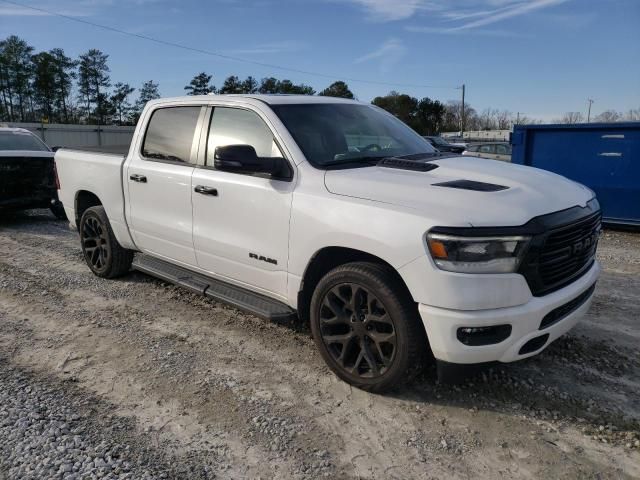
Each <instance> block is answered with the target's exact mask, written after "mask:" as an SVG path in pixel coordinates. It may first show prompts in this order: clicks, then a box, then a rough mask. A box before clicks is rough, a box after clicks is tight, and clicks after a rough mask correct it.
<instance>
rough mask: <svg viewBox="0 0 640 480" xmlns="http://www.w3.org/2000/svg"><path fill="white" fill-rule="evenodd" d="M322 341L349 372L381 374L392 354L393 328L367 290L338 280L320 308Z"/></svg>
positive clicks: (375, 298)
mask: <svg viewBox="0 0 640 480" xmlns="http://www.w3.org/2000/svg"><path fill="white" fill-rule="evenodd" d="M320 331H321V336H322V340H323V342H324V343H325V345H326V346H327V350H328V351H329V353H330V354H331V355H332V357H333V359H334V361H335V362H336V363H337V364H338V365H339V366H340V367H341V368H342V369H344V370H345V371H347V372H349V373H350V374H351V375H354V376H357V377H360V378H368V379H369V378H374V377H378V376H380V375H383V374H384V373H385V372H386V370H387V368H388V367H389V366H390V365H391V364H392V362H393V360H394V357H395V353H396V329H395V326H394V323H393V320H392V319H391V317H390V316H389V314H388V313H387V310H386V308H385V306H384V304H383V303H382V302H381V301H380V300H379V299H378V297H377V296H376V295H375V294H374V293H373V292H372V291H371V290H369V289H367V288H366V287H364V286H362V285H358V284H356V283H341V284H338V285H336V286H334V287H333V288H332V289H331V290H329V291H328V292H327V293H326V294H325V296H324V300H323V302H322V307H321V309H320Z"/></svg>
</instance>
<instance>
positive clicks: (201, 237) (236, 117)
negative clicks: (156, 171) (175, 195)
mask: <svg viewBox="0 0 640 480" xmlns="http://www.w3.org/2000/svg"><path fill="white" fill-rule="evenodd" d="M204 142H206V145H204V146H203V147H201V151H203V153H204V157H205V158H204V159H203V160H204V162H203V163H204V165H203V166H202V167H201V168H198V169H196V171H195V173H194V175H193V181H192V185H193V189H192V196H193V241H194V245H195V249H196V256H197V260H198V266H199V267H200V268H201V269H203V270H206V271H207V272H209V273H210V274H212V275H214V276H218V277H221V278H222V279H223V280H230V281H232V282H234V283H238V284H241V285H246V286H251V287H252V288H253V289H258V290H261V291H262V292H263V293H266V294H269V295H271V296H278V297H282V298H286V287H287V263H288V254H289V252H288V248H289V218H290V215H291V200H292V192H293V186H294V182H293V181H291V180H288V181H287V180H276V179H273V178H270V177H268V176H265V175H261V174H246V173H239V172H228V171H220V170H216V169H215V168H214V166H213V164H214V162H213V158H214V151H215V149H216V147H222V146H227V145H251V146H252V147H253V148H254V149H255V150H256V153H257V154H258V156H259V157H260V158H266V157H283V153H282V150H281V149H280V147H279V145H278V142H277V141H276V140H275V137H274V134H273V131H272V130H271V128H270V127H269V126H268V125H267V123H266V121H265V119H264V118H263V117H262V116H261V115H260V114H259V113H258V112H256V111H254V110H251V109H248V108H240V107H237V108H236V107H226V106H215V107H214V108H213V112H212V114H211V119H210V123H209V128H208V137H207V138H203V143H204ZM203 191H204V192H206V193H202V192H203ZM209 192H211V193H209Z"/></svg>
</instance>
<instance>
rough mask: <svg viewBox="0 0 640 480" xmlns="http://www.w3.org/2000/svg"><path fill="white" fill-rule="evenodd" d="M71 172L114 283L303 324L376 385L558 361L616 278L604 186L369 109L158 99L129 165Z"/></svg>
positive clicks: (283, 101)
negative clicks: (155, 286) (124, 281)
mask: <svg viewBox="0 0 640 480" xmlns="http://www.w3.org/2000/svg"><path fill="white" fill-rule="evenodd" d="M55 161H56V164H57V171H58V174H59V181H60V185H61V189H60V192H59V194H60V199H61V201H62V202H63V204H64V208H65V210H66V213H67V216H68V218H70V219H71V224H72V226H74V227H77V229H78V231H79V233H80V239H81V243H82V250H83V252H84V256H85V258H86V261H87V264H88V265H89V268H90V269H91V270H92V271H93V272H94V273H95V274H96V275H98V276H101V277H105V278H113V277H116V276H119V275H124V274H126V273H127V272H128V271H129V270H130V269H131V268H132V266H133V268H134V269H137V270H140V271H142V272H146V273H148V274H151V275H154V276H156V277H159V278H161V279H163V280H165V281H168V282H174V283H175V284H178V285H182V286H184V287H186V288H189V289H191V290H193V291H195V292H198V293H200V294H203V295H206V296H209V297H211V298H213V299H215V300H217V301H223V302H227V303H229V304H231V305H234V306H236V307H238V308H241V309H244V310H246V311H249V312H253V313H255V314H256V315H259V316H261V317H265V318H270V319H282V318H287V317H291V316H294V315H297V316H298V317H299V318H301V319H302V320H305V321H309V322H310V325H311V331H312V334H313V337H314V339H315V342H316V344H317V346H318V349H319V350H320V353H321V354H322V357H323V358H324V360H325V361H326V362H327V364H328V365H329V367H330V368H331V369H332V370H333V371H334V372H335V373H336V374H337V375H338V376H339V377H340V378H342V379H343V380H345V381H347V382H349V383H350V384H352V385H355V386H357V387H360V388H363V389H367V390H372V391H382V390H385V389H388V388H390V387H392V386H394V385H397V384H398V383H400V382H402V381H403V380H404V379H406V378H407V377H408V376H409V375H410V374H411V373H412V372H413V371H414V370H416V367H419V366H420V365H421V364H422V362H423V359H425V358H427V356H431V355H432V356H433V357H435V359H436V360H437V362H438V371H439V374H440V375H443V376H444V375H446V374H447V373H451V371H452V370H453V369H456V368H457V367H458V366H459V365H460V364H463V365H470V364H482V363H487V362H496V361H497V362H512V361H515V360H520V359H523V358H526V357H529V356H531V355H535V354H537V353H539V352H540V351H541V350H543V349H544V348H545V347H547V346H548V345H549V344H550V343H551V342H552V341H554V340H555V339H556V338H558V337H559V336H560V335H562V334H564V333H565V332H567V331H568V330H569V329H570V328H571V327H573V326H574V325H575V324H576V322H577V321H578V319H579V318H580V317H581V316H582V315H583V314H584V313H585V312H586V311H587V309H588V308H589V305H590V303H591V297H592V295H593V291H594V287H595V283H596V280H597V278H598V274H599V272H600V267H599V264H598V262H597V261H596V259H595V252H596V246H597V241H598V236H599V233H600V228H601V227H600V223H601V220H600V218H601V215H600V208H599V205H598V202H597V200H596V199H595V198H594V194H593V192H592V191H591V190H589V189H588V188H586V187H584V186H581V185H579V184H577V183H575V182H573V181H570V180H567V179H565V178H563V177H560V176H558V175H555V174H553V173H549V172H545V171H542V170H537V169H534V168H529V167H523V166H518V165H510V164H504V163H502V162H495V161H491V160H482V159H477V158H465V157H462V156H456V155H451V154H442V153H437V152H435V151H434V149H433V148H432V147H431V146H430V145H429V144H428V143H427V142H426V141H425V140H424V139H423V138H421V137H420V136H419V135H417V134H416V133H414V132H413V130H411V129H410V128H409V127H407V126H406V125H405V124H403V123H402V122H400V121H399V120H397V119H396V118H395V117H393V116H392V115H389V114H387V113H386V112H384V111H383V110H380V109H379V108H377V107H375V106H372V105H369V104H363V103H359V102H355V101H351V100H341V99H335V98H327V97H310V96H261V95H240V96H236V95H229V96H193V97H182V98H173V99H163V100H157V101H153V102H150V103H149V104H147V106H146V108H145V110H144V112H143V114H142V116H141V118H140V121H139V123H138V126H137V128H136V131H135V135H134V137H133V141H132V143H131V145H130V147H129V151H128V154H126V155H124V156H122V155H113V154H106V153H95V152H94V153H91V152H82V151H74V150H65V149H62V150H59V151H58V152H57V153H56V156H55ZM134 254H135V255H134ZM274 355H276V352H274Z"/></svg>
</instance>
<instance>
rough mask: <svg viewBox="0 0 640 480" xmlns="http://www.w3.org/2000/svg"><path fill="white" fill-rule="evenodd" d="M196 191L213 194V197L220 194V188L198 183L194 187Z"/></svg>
mask: <svg viewBox="0 0 640 480" xmlns="http://www.w3.org/2000/svg"><path fill="white" fill-rule="evenodd" d="M193 191H194V192H196V193H200V194H202V195H211V196H212V197H217V196H218V189H217V188H213V187H205V186H204V185H196V187H195V188H194V189H193Z"/></svg>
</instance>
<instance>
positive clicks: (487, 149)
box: [462, 142, 511, 162]
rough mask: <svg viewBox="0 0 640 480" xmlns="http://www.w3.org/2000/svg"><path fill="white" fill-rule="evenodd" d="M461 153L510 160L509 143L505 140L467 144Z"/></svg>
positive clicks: (504, 160)
mask: <svg viewBox="0 0 640 480" xmlns="http://www.w3.org/2000/svg"><path fill="white" fill-rule="evenodd" d="M462 155H465V156H469V157H480V158H490V159H492V160H502V161H503V162H510V161H511V145H510V144H508V143H505V142H489V143H475V144H473V145H469V146H467V148H466V150H465V151H464V152H462Z"/></svg>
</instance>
